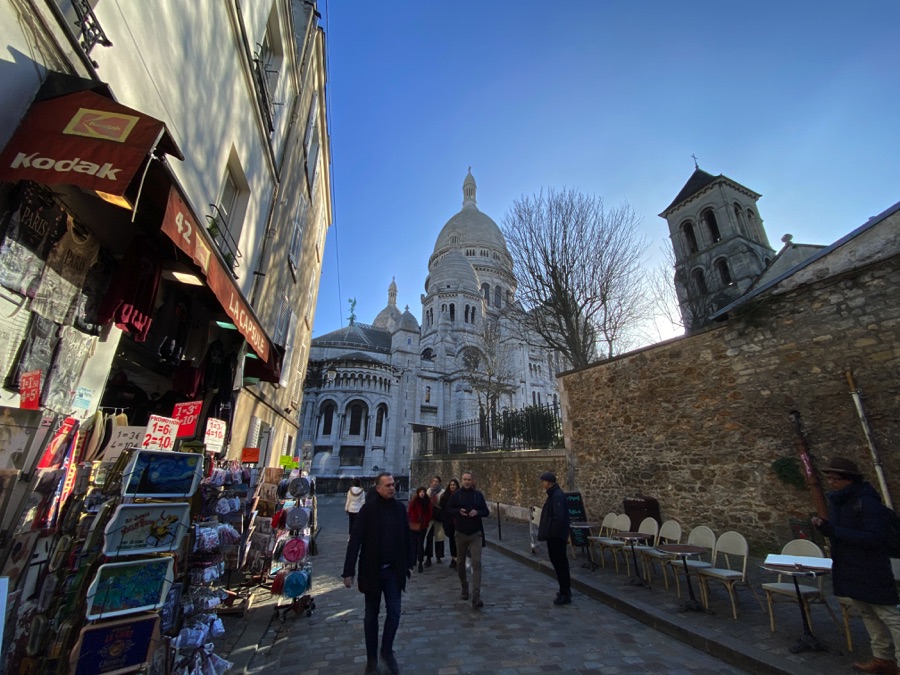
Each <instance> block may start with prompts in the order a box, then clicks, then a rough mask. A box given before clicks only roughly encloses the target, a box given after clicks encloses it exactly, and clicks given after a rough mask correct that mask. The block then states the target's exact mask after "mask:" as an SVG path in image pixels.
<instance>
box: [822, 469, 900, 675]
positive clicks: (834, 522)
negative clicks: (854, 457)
mask: <svg viewBox="0 0 900 675" xmlns="http://www.w3.org/2000/svg"><path fill="white" fill-rule="evenodd" d="M822 473H823V474H825V478H826V480H827V481H828V485H829V487H830V488H831V490H832V491H831V492H829V493H828V520H823V519H822V518H819V517H814V518H813V519H812V523H813V525H815V526H816V527H817V528H818V529H819V530H820V531H821V532H822V533H823V534H824V535H826V536H827V537H828V538H829V539H830V540H831V558H832V569H831V571H832V575H831V579H832V583H833V586H834V594H835V595H837V596H845V597H848V598H850V599H851V600H852V603H853V607H854V608H855V609H856V610H857V611H859V613H860V614H861V615H862V618H863V623H864V624H865V626H866V630H867V631H868V632H869V641H870V644H871V648H872V658H871V659H870V660H869V661H867V662H865V663H854V664H853V667H854V668H855V669H856V670H860V671H862V672H864V673H888V674H890V675H894V674H895V673H897V660H896V659H895V655H896V656H897V657H900V610H898V609H897V603H898V602H900V597H898V594H897V585H896V583H895V581H894V575H893V571H892V569H891V559H890V558H889V557H888V553H887V543H888V536H889V520H888V519H889V518H890V513H889V511H888V509H886V508H885V507H884V505H883V504H882V503H881V498H880V497H879V496H878V493H877V492H876V491H875V488H874V487H872V485H871V484H870V483H867V482H866V481H864V480H863V479H862V474H861V473H860V471H859V468H858V467H857V466H856V464H855V463H854V462H852V461H851V460H849V459H845V458H844V457H835V458H834V459H833V460H832V462H831V465H830V466H829V467H827V468H826V469H823V470H822ZM891 642H893V644H894V650H893V651H892V650H891Z"/></svg>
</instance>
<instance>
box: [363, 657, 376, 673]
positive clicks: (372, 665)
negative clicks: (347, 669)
mask: <svg viewBox="0 0 900 675" xmlns="http://www.w3.org/2000/svg"><path fill="white" fill-rule="evenodd" d="M377 672H378V659H369V660H368V661H366V673H377Z"/></svg>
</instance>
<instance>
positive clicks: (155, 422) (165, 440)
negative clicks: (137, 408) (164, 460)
mask: <svg viewBox="0 0 900 675" xmlns="http://www.w3.org/2000/svg"><path fill="white" fill-rule="evenodd" d="M177 434H178V420H176V419H173V418H171V417H163V416H162V415H150V421H149V422H147V428H146V429H145V430H144V439H143V440H142V441H141V447H142V448H146V449H147V450H171V449H172V448H174V447H175V437H176V435H177Z"/></svg>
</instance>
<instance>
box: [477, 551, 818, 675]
mask: <svg viewBox="0 0 900 675" xmlns="http://www.w3.org/2000/svg"><path fill="white" fill-rule="evenodd" d="M486 543H487V546H488V548H491V549H492V550H494V551H497V552H498V553H502V554H503V555H505V556H507V557H509V558H512V559H514V560H516V561H517V562H520V563H522V564H524V565H527V566H528V567H531V568H532V569H534V570H537V571H539V572H543V573H544V574H546V575H548V576H550V577H553V578H554V579H555V578H556V573H555V572H554V571H553V568H552V567H551V566H550V564H549V563H548V562H545V561H543V560H541V559H538V558H535V557H531V556H528V555H525V554H524V553H521V552H519V551H515V550H513V549H510V548H507V547H506V546H504V545H503V544H502V543H498V542H496V541H492V540H490V539H488V540H487V541H486ZM572 588H573V589H575V590H577V591H579V592H581V593H583V594H584V595H587V596H588V597H590V598H593V599H594V600H599V601H600V602H602V603H604V604H605V605H608V606H610V607H612V608H613V609H614V610H616V611H617V612H621V613H622V614H625V615H627V616H630V617H631V618H633V619H635V620H637V621H640V622H641V623H643V624H645V625H647V626H650V627H651V628H653V629H655V630H658V631H659V632H661V633H664V634H666V635H668V636H670V637H672V638H675V639H676V640H678V641H680V642H683V643H685V644H687V645H689V646H691V647H694V648H695V649H699V650H700V651H702V652H705V653H706V654H709V655H710V656H714V657H716V658H718V659H721V660H722V661H725V662H726V663H729V664H731V665H733V666H736V667H738V668H742V669H744V670H747V671H749V672H752V673H754V675H757V674H759V675H821V671H819V670H818V669H811V668H803V667H799V666H798V665H797V664H796V663H792V664H784V663H782V662H781V661H779V660H776V658H775V657H773V656H771V655H769V654H767V653H765V652H762V651H759V650H755V649H751V648H748V646H747V645H746V644H744V643H742V642H740V641H739V640H736V639H735V638H732V637H730V636H728V635H722V634H721V633H717V632H712V631H708V630H705V629H703V628H702V627H691V626H689V625H686V624H685V623H684V622H681V623H679V622H678V619H677V617H675V616H673V615H672V614H671V613H669V612H662V611H660V610H659V609H657V608H656V607H653V606H652V605H649V604H648V603H645V602H641V601H639V600H634V599H633V598H631V597H626V596H624V595H623V594H621V593H619V592H618V591H617V590H616V589H615V588H611V587H610V588H598V587H597V586H593V585H591V584H588V583H585V582H584V581H582V580H581V579H577V578H575V577H572Z"/></svg>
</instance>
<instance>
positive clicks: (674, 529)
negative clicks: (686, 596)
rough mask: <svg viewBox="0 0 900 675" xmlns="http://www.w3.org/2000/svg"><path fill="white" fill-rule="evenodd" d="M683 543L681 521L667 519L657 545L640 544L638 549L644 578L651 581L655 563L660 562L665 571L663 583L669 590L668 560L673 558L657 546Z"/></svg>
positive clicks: (661, 529) (660, 531) (663, 571)
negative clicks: (651, 546)
mask: <svg viewBox="0 0 900 675" xmlns="http://www.w3.org/2000/svg"><path fill="white" fill-rule="evenodd" d="M680 543H681V523H679V522H678V521H677V520H667V521H666V522H664V523H663V524H662V526H661V527H660V528H659V534H658V535H657V537H656V545H655V546H654V547H653V548H650V547H648V546H640V547H638V550H639V551H640V554H641V565H642V566H643V568H644V579H645V580H646V581H647V583H648V584H649V583H651V581H652V577H653V564H654V563H655V562H659V567H660V569H661V570H662V573H663V583H665V585H666V590H669V575H668V574H666V565H665V563H666V561H667V560H669V559H671V557H672V556H671V555H670V554H668V553H663V552H662V551H658V550H656V546H659V545H660V544H680Z"/></svg>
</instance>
